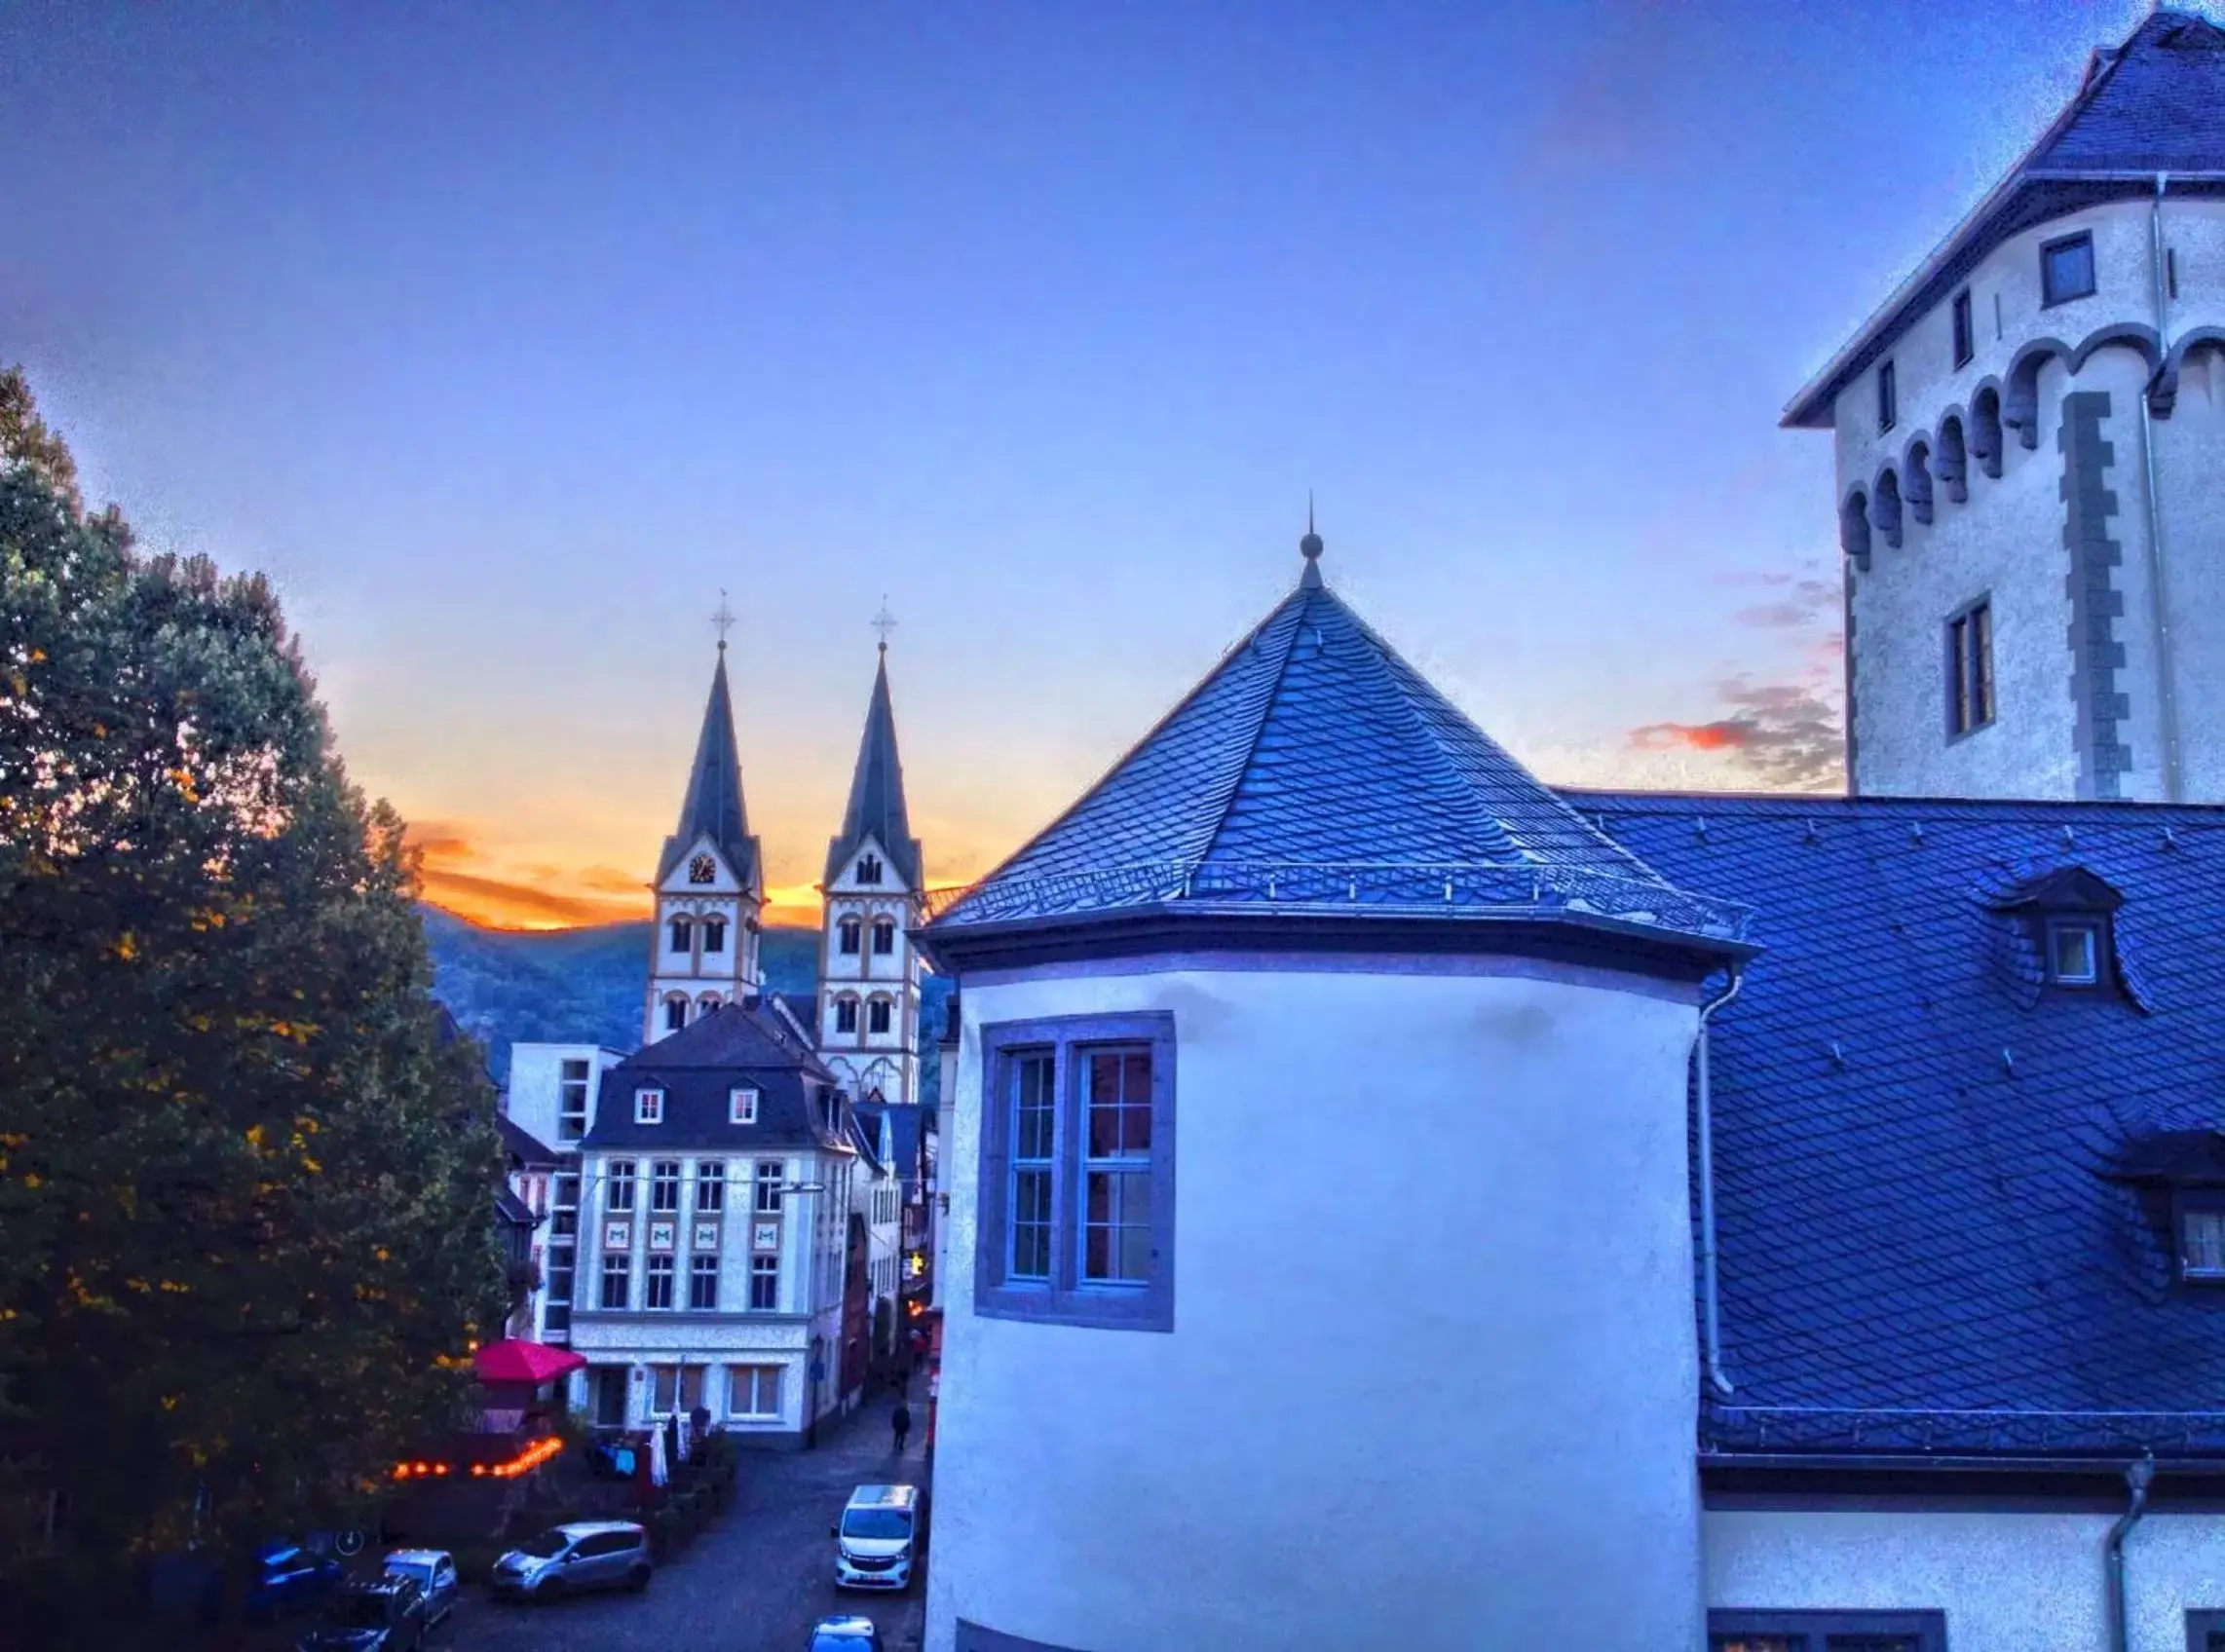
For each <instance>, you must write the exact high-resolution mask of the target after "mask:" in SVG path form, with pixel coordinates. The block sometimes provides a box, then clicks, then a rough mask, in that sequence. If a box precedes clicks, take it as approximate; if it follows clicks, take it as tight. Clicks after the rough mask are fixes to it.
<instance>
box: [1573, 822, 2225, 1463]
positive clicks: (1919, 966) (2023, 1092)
mask: <svg viewBox="0 0 2225 1652" xmlns="http://www.w3.org/2000/svg"><path fill="white" fill-rule="evenodd" d="M1566 795H1567V797H1568V799H1569V801H1570V802H1571V803H1573V804H1574V805H1575V806H1576V807H1579V808H1581V809H1583V810H1584V811H1585V812H1587V813H1588V814H1591V815H1593V816H1595V817H1596V818H1597V819H1599V820H1600V821H1601V822H1602V823H1603V825H1604V827H1605V829H1606V830H1608V831H1609V832H1611V833H1613V834H1614V836H1615V837H1616V838H1618V839H1619V840H1620V841H1622V842H1623V843H1625V844H1627V845H1629V846H1630V847H1631V848H1633V849H1634V850H1636V851H1637V852H1638V853H1640V854H1641V855H1642V856H1644V857H1645V859H1646V860H1647V861H1648V862H1649V863H1650V864H1652V865H1654V866H1657V867H1659V868H1661V869H1662V870H1663V871H1664V872H1665V873H1666V874H1667V875H1669V876H1670V877H1672V878H1677V879H1680V880H1687V881H1689V882H1693V883H1695V884H1704V885H1705V886H1707V887H1709V888H1712V889H1718V890H1721V891H1723V892H1724V893H1726V894H1729V895H1732V896H1735V897H1737V898H1738V899H1741V900H1743V901H1746V902H1748V903H1750V904H1751V906H1752V907H1753V909H1754V915H1755V916H1754V927H1753V932H1752V937H1751V938H1752V939H1753V940H1754V941H1755V942H1757V943H1758V944H1759V945H1760V947H1761V948H1762V951H1761V954H1760V956H1759V957H1756V958H1755V959H1754V961H1753V962H1752V963H1751V964H1750V965H1748V968H1747V981H1746V986H1745V988H1744V990H1743V991H1742V993H1741V995H1740V996H1739V997H1738V999H1737V1000H1736V1001H1735V1002H1733V1003H1732V1004H1730V1005H1729V1006H1728V1007H1727V1008H1726V1009H1724V1010H1723V1011H1722V1012H1721V1013H1720V1015H1719V1016H1718V1017H1717V1019H1716V1024H1715V1025H1716V1032H1715V1034H1714V1046H1713V1052H1712V1054H1713V1066H1714V1087H1715V1150H1716V1208H1717V1212H1718V1233H1719V1246H1720V1263H1719V1265H1720V1277H1721V1321H1722V1336H1723V1364H1724V1368H1725V1370H1726V1372H1727V1374H1728V1375H1729V1377H1730V1380H1731V1382H1732V1383H1733V1385H1734V1387H1735V1390H1736V1392H1735V1393H1734V1394H1732V1395H1731V1396H1730V1397H1729V1398H1728V1399H1727V1400H1720V1399H1718V1400H1713V1401H1711V1402H1710V1403H1709V1404H1708V1406H1707V1408H1706V1411H1705V1414H1704V1416H1703V1418H1702V1433H1703V1444H1704V1445H1706V1446H1712V1447H1714V1448H1715V1449H1717V1450H1722V1451H1791V1450H1863V1449H1868V1450H1878V1451H1885V1450H1903V1449H1914V1450H1926V1449H1929V1450H1934V1451H1947V1450H1955V1451H1971V1452H1980V1453H1984V1452H2009V1451H2016V1452H2024V1453H2031V1452H2045V1453H2054V1454H2074V1453H2077V1452H2081V1451H2089V1450H2102V1449H2108V1448H2115V1449H2119V1450H2122V1449H2124V1448H2126V1447H2128V1446H2152V1447H2153V1448H2154V1449H2155V1450H2156V1451H2157V1453H2158V1455H2160V1456H2161V1455H2186V1454H2197V1455H2199V1454H2204V1453H2225V1290H2210V1289H2207V1288H2204V1287H2199V1286H2185V1285H2180V1284H2175V1283H2174V1273H2175V1266H2174V1250H2175V1246H2174V1243H2173V1236H2172V1234H2171V1230H2170V1218H2169V1203H2168V1194H2165V1193H2162V1192H2159V1191H2158V1190H2156V1189H2155V1188H2154V1187H2152V1186H2143V1185H2137V1184H2133V1183H2128V1182H2127V1181H2125V1180H2122V1179H2113V1178H2114V1177H2116V1176H2117V1175H2118V1173H2121V1172H2122V1171H2123V1169H2124V1166H2125V1164H2126V1163H2127V1161H2128V1156H2129V1154H2131V1152H2132V1150H2133V1149H2132V1148H2131V1144H2133V1143H2135V1142H2137V1141H2138V1140H2140V1139H2141V1138H2143V1137H2146V1136H2148V1135H2150V1134H2151V1133H2157V1132H2163V1131H2199V1132H2213V1131H2215V1130H2216V1129H2217V1128H2218V1126H2219V1124H2220V1122H2225V1037H2221V1036H2220V1033H2221V1032H2225V1015H2221V1014H2220V1012H2219V1008H2218V1004H2219V999H2220V994H2221V991H2225V810H2220V809H2216V808H2200V807H2162V806H2153V805H2123V804H2070V803H1978V802H1940V801H1929V800H1901V799H1855V800H1847V799H1825V798H1751V797H1749V798H1737V797H1685V796H1658V795H1651V796H1649V795H1642V794H1640V795H1630V794H1605V793H1583V792H1571V793H1568V794H1566ZM1703 824H1704V831H1703V830H1702V829H1701V828H1702V826H1703ZM2071 867H2083V868H2084V869H2086V870H2087V871H2089V872H2091V873H2093V874H2094V875H2095V876H2097V877H2099V878H2100V879H2101V880H2103V881H2104V882H2106V883H2108V884H2109V885H2110V886H2112V887H2113V888H2114V889H2115V890H2116V891H2117V892H2118V893H2119V894H2120V895H2121V896H2122V897H2123V900H2124V905H2123V908H2122V910H2121V911H2120V912H2119V913H2118V915H2117V919H2116V937H2117V948H2118V953H2119V960H2120V963H2121V965H2122V970H2123V974H2124V975H2125V977H2126V978H2127V979H2126V985H2129V986H2130V988H2131V990H2130V991H2127V990H2123V989H2122V988H2121V987H2119V988H2107V989H2103V990H2099V991H2075V990H2067V989H2063V988H2051V987H2049V986H2047V985H2046V982H2045V974H2044V970H2043V964H2042V959H2041V957H2040V956H2039V953H2038V950H2037V948H2036V947H2035V946H2034V945H2033V944H2032V942H2031V940H2030V939H2029V938H2028V934H2027V932H2026V931H2025V930H2024V928H2023V926H2022V925H2021V924H2020V923H2019V922H2018V920H2015V919H2013V918H2011V917H2008V916H2006V915H2004V914H2002V913H2001V912H1999V911H1998V910H1997V908H1998V906H1999V904H2000V903H2001V902H2002V901H2003V900H2004V899H2007V898H2009V897H2011V896H2012V895H2013V894H2014V893H2015V892H2016V891H2017V890H2018V889H2020V888H2024V887H2028V886H2029V885H2030V884H2032V883H2033V882H2037V881H2039V880H2042V879H2045V878H2047V877H2048V876H2050V875H2051V874H2054V873H2057V872H2060V871H2062V870H2065V869H2068V868H2071ZM1695 1208H1696V1204H1695Z"/></svg>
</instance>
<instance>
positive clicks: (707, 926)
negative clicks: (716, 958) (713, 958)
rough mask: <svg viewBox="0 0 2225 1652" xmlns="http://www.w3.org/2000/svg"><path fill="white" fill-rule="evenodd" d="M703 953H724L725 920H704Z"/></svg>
mask: <svg viewBox="0 0 2225 1652" xmlns="http://www.w3.org/2000/svg"><path fill="white" fill-rule="evenodd" d="M703 951H705V952H706V953H723V952H725V951H726V920H725V919H723V918H706V919H704V920H703Z"/></svg>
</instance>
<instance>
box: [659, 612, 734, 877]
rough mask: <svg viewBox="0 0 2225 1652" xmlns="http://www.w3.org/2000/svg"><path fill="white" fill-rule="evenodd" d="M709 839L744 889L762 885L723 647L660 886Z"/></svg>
mask: <svg viewBox="0 0 2225 1652" xmlns="http://www.w3.org/2000/svg"><path fill="white" fill-rule="evenodd" d="M705 835H708V836H709V838H710V840H711V842H712V843H713V844H715V845H718V851H719V853H720V854H722V855H724V856H725V857H726V862H727V864H728V865H729V866H730V867H732V868H733V869H734V874H735V877H736V878H738V879H740V880H741V884H742V887H743V888H745V889H755V888H757V887H759V882H760V881H759V864H760V863H759V857H758V849H757V840H756V839H755V838H753V837H751V836H750V835H749V811H748V809H747V808H745V807H743V805H742V799H741V750H740V747H739V746H738V745H736V743H735V737H734V699H733V696H732V695H729V694H728V693H727V682H726V649H725V648H724V647H723V646H722V647H721V648H720V649H719V663H718V669H717V670H715V671H714V672H712V673H711V693H710V698H709V699H708V700H706V701H705V702H704V705H703V727H702V730H701V732H698V734H697V736H696V763H695V767H694V768H692V769H691V770H688V795H687V796H686V797H685V798H684V799H683V800H682V801H681V804H680V823H679V825H677V826H676V827H674V828H673V830H672V836H670V837H669V838H666V839H665V840H664V852H663V853H662V854H661V855H660V856H658V859H657V882H660V883H661V882H664V880H665V879H667V878H669V877H670V876H671V875H672V869H673V868H674V867H675V866H677V865H679V864H680V857H681V856H682V855H684V854H686V853H687V852H688V850H689V849H690V848H691V847H693V846H694V845H695V842H696V840H697V839H698V838H699V837H702V836H705Z"/></svg>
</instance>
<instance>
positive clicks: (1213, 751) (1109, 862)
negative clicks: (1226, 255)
mask: <svg viewBox="0 0 2225 1652" xmlns="http://www.w3.org/2000/svg"><path fill="white" fill-rule="evenodd" d="M1305 545H1306V547H1307V549H1308V560H1307V563H1306V567H1305V572H1304V576H1303V577H1302V578H1301V580H1300V582H1299V583H1298V586H1297V588H1295V589H1294V590H1292V592H1291V593H1290V595H1289V596H1288V597H1286V598H1284V599H1283V601H1282V602H1281V603H1279V604H1277V605H1276V607H1275V608H1274V610H1273V611H1272V612H1271V613H1270V614H1268V615H1267V617H1266V619H1263V620H1262V621H1261V623H1260V624H1259V625H1258V627H1257V628H1255V629H1254V630H1253V631H1252V632H1251V633H1250V635H1248V636H1246V637H1245V638H1244V639H1243V640H1242V641H1241V642H1239V643H1237V644H1236V646H1235V647H1234V648H1232V649H1230V650H1229V651H1228V652H1227V654H1226V655H1225V656H1224V657H1223V658H1222V660H1221V662H1220V663H1219V664H1218V665H1216V666H1215V667H1214V668H1213V670H1212V671H1211V672H1210V673H1208V674H1207V676H1206V677H1205V679H1204V681H1203V682H1201V683H1199V684H1198V685H1197V687H1196V688H1194V689H1192V690H1191V691H1190V692H1189V694H1188V695H1186V696H1185V697H1184V698H1183V700H1182V701H1181V703H1180V704H1178V705H1177V706H1176V707H1175V708H1174V710H1172V711H1170V712H1169V713H1168V714H1167V715H1166V716H1165V717H1164V718H1163V719H1162V720H1161V721H1160V722H1159V724H1158V726H1157V727H1156V728H1154V729H1152V730H1151V731H1150V732H1149V733H1148V734H1146V735H1145V736H1144V737H1143V739H1142V740H1140V741H1139V742H1138V743H1137V744H1136V745H1135V747H1134V748H1133V749H1131V750H1130V751H1129V752H1128V753H1127V755H1126V756H1124V757H1122V758H1121V759H1120V760H1119V762H1117V763H1116V764H1114V765H1113V769H1112V771H1111V772H1110V773H1108V774H1107V775H1106V776H1105V777H1104V778H1103V779H1102V780H1100V781H1098V782H1097V784H1096V785H1095V786H1093V787H1092V788H1090V790H1089V791H1088V793H1087V794H1086V795H1084V796H1083V797H1082V799H1081V800H1080V801H1079V802H1078V803H1076V804H1075V805H1074V807H1071V808H1069V809H1068V810H1067V811H1066V813H1065V814H1063V815H1061V816H1060V817H1059V818H1058V819H1057V820H1056V821H1054V822H1052V824H1051V825H1050V826H1048V827H1046V828H1045V829H1044V830H1043V831H1042V832H1040V833H1038V834H1037V836H1036V837H1035V838H1034V839H1033V840H1032V841H1031V842H1030V843H1029V844H1028V845H1026V846H1025V847H1023V848H1022V849H1020V850H1019V852H1018V853H1016V854H1014V855H1013V856H1012V857H1011V858H1010V859H1008V860H1006V861H1005V862H1004V863H1003V864H1002V865H1001V866H999V868H997V870H996V871H994V872H992V873H990V874H989V875H988V876H987V877H986V878H984V879H983V880H981V882H978V883H976V884H974V885H973V886H972V887H971V888H970V889H967V890H965V891H963V892H962V893H961V894H960V895H959V896H958V897H957V898H956V899H955V901H954V902H952V904H950V905H948V906H947V907H945V908H944V910H943V911H942V913H941V915H940V916H939V917H938V918H936V919H935V920H934V921H933V922H932V923H931V924H930V925H929V927H928V930H927V934H928V936H929V937H930V938H932V937H935V936H937V935H945V936H947V935H949V934H950V933H951V932H953V931H960V930H964V929H966V928H969V927H976V926H980V927H986V926H990V925H1026V924H1034V923H1038V922H1040V921H1042V920H1050V919H1072V918H1075V917H1080V918H1085V919H1086V918H1093V917H1104V916H1109V915H1119V914H1129V913H1137V912H1146V911H1156V912H1171V913H1186V914H1197V915H1212V914H1220V915H1226V914H1231V913H1243V914H1269V915H1288V914H1304V913H1334V914H1336V915H1338V916H1340V917H1351V916H1356V915H1368V916H1384V917H1390V916H1396V917H1411V916H1414V915H1417V914H1418V915H1426V916H1430V917H1445V918H1459V917H1473V918H1506V917H1511V916H1544V917H1548V918H1555V919H1565V918H1569V917H1571V916H1575V917H1578V918H1581V919H1583V920H1591V919H1594V918H1603V919H1606V920H1614V921H1619V922H1625V923H1630V924H1635V925H1638V926H1640V927H1644V928H1648V929H1654V930H1660V931H1665V932H1675V933H1678V934H1683V935H1708V936H1715V937H1726V938H1727V937H1735V936H1736V935H1737V934H1738V933H1739V932H1740V928H1741V925H1742V923H1743V919H1744V915H1743V914H1742V913H1740V912H1739V911H1738V910H1737V909H1735V908H1733V907H1731V906H1728V905H1726V904H1724V903H1722V902H1719V901H1713V900H1709V899H1707V898H1705V897H1702V896H1698V895H1694V894H1691V893H1689V892H1687V891H1685V890H1683V889H1680V888H1678V887H1677V886H1675V885H1673V884H1672V883H1671V882H1669V881H1667V880H1666V879H1664V878H1662V877H1661V876H1659V875H1658V874H1657V873H1656V872H1655V871H1654V870H1653V869H1652V868H1651V867H1649V866H1648V865H1646V864H1645V862H1644V861H1643V860H1642V859H1640V857H1639V856H1637V855H1635V854H1633V853H1631V852H1630V851H1629V850H1628V849H1626V848H1624V847H1622V846H1621V845H1617V844H1616V843H1614V842H1613V841H1612V840H1611V839H1610V838H1608V837H1607V836H1605V835H1604V834H1603V833H1602V832H1600V831H1599V830H1597V829H1596V828H1595V827H1594V826H1593V825H1592V824H1591V823H1590V822H1588V821H1586V820H1585V819H1584V818H1582V817H1581V816H1580V815H1578V814H1577V813H1576V812H1575V811H1574V810H1572V809H1570V808H1569V807H1567V806H1566V805H1565V804H1564V803H1563V802H1562V801H1561V799H1560V798H1559V797H1558V796H1556V795H1555V794H1554V793H1553V792H1552V791H1551V790H1550V789H1548V788H1547V787H1546V786H1545V785H1544V784H1543V783H1542V782H1540V781H1539V780H1537V779H1536V778H1535V777H1534V776H1533V775H1531V774H1530V773H1529V772H1528V770H1526V769H1524V768H1523V767H1522V765H1521V764H1519V763H1517V762H1516V761H1515V760H1514V759H1513V758H1512V757H1510V756H1509V755H1508V754H1507V753H1506V751H1505V750H1504V749H1502V748H1501V747H1500V746H1498V745H1497V744H1495V743H1494V742H1493V741H1492V740H1491V739H1490V736H1489V735H1487V734H1485V733H1484V732H1483V731H1482V730H1480V729H1478V728H1477V727H1476V726H1475V724H1474V723H1472V722H1470V721H1469V720H1468V718H1467V717H1466V716H1465V715H1463V714H1462V713H1461V711H1460V710H1459V709H1458V708H1457V707H1456V706H1454V705H1453V704H1452V701H1451V700H1449V699H1447V698H1446V697H1445V696H1444V695H1442V694H1440V693H1438V691H1437V690H1436V689H1435V688H1434V687H1432V686H1431V685H1430V683H1429V682H1428V681H1427V680H1426V679H1424V678H1423V677H1422V676H1421V674H1420V673H1419V672H1417V671H1415V670H1414V667H1413V666H1411V665H1409V664H1408V663H1407V662H1406V661H1405V660H1404V659H1402V658H1400V657H1399V656H1398V655H1397V653H1396V652H1394V651H1393V650H1392V649H1391V647H1390V645H1389V644H1387V643H1385V642H1384V641H1383V640H1382V639H1381V638H1380V637H1378V636H1377V635H1376V633H1375V632H1374V631H1373V630H1371V629H1369V627H1368V626H1367V624H1366V623H1365V622H1364V621H1362V620H1361V619H1360V618H1359V617H1358V616H1357V615H1356V614H1354V613H1353V612H1352V610H1351V609H1350V608H1348V607H1347V606H1346V605H1345V604H1344V602H1343V601H1342V600H1341V599H1340V598H1339V596H1338V595H1337V594H1336V592H1334V591H1333V590H1331V589H1330V588H1329V586H1328V585H1327V584H1326V583H1325V582H1323V581H1322V579H1321V578H1320V570H1319V566H1318V563H1317V562H1315V561H1314V560H1313V558H1314V557H1316V556H1317V555H1318V553H1319V550H1320V542H1319V540H1318V539H1317V538H1315V537H1314V536H1312V535H1310V534H1309V535H1308V536H1307V539H1306V541H1305Z"/></svg>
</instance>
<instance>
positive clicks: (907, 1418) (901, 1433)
mask: <svg viewBox="0 0 2225 1652" xmlns="http://www.w3.org/2000/svg"><path fill="white" fill-rule="evenodd" d="M888 1426H889V1427H890V1428H891V1429H892V1430H894V1431H895V1435H896V1455H898V1456H899V1457H901V1456H902V1455H903V1454H904V1437H905V1436H906V1435H907V1434H910V1433H911V1432H912V1408H911V1407H909V1406H907V1405H905V1404H904V1402H903V1401H901V1400H899V1401H897V1402H896V1409H895V1410H894V1411H892V1412H891V1413H890V1414H889V1417H888Z"/></svg>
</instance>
